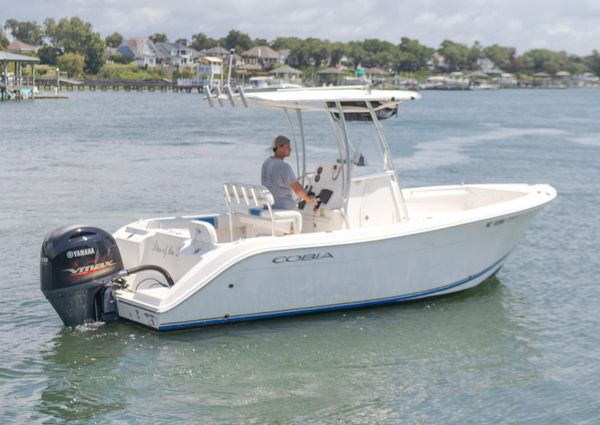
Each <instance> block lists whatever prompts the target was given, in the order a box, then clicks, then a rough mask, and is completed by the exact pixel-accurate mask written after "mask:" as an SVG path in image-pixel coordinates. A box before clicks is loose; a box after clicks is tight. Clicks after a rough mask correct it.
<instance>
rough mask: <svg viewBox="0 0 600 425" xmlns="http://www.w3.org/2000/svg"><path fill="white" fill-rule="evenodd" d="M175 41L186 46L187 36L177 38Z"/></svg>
mask: <svg viewBox="0 0 600 425" xmlns="http://www.w3.org/2000/svg"><path fill="white" fill-rule="evenodd" d="M175 43H178V44H183V45H184V46H187V45H188V40H187V38H178V39H177V40H175Z"/></svg>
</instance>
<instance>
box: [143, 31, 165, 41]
mask: <svg viewBox="0 0 600 425" xmlns="http://www.w3.org/2000/svg"><path fill="white" fill-rule="evenodd" d="M148 38H150V40H152V42H153V43H166V42H167V41H168V38H167V34H165V33H161V32H157V33H154V34H152V35H151V36H150V37H148Z"/></svg>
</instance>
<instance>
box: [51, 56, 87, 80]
mask: <svg viewBox="0 0 600 425" xmlns="http://www.w3.org/2000/svg"><path fill="white" fill-rule="evenodd" d="M56 65H57V66H58V68H60V70H61V71H66V72H67V74H68V75H69V77H81V76H82V75H83V68H84V66H85V58H84V57H83V56H82V55H80V54H78V53H65V54H64V55H62V56H60V57H59V58H58V59H57V60H56Z"/></svg>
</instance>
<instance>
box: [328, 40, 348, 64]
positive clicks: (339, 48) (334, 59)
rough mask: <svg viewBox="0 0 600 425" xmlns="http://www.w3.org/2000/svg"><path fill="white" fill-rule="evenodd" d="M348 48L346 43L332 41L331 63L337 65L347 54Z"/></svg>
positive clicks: (330, 50)
mask: <svg viewBox="0 0 600 425" xmlns="http://www.w3.org/2000/svg"><path fill="white" fill-rule="evenodd" d="M347 50H348V49H347V48H346V46H345V45H344V43H340V42H336V43H332V44H331V46H330V49H329V52H330V65H331V66H336V65H337V64H339V63H340V61H341V60H342V58H343V57H344V56H346V53H347Z"/></svg>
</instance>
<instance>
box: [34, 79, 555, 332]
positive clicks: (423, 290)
mask: <svg viewBox="0 0 600 425" xmlns="http://www.w3.org/2000/svg"><path fill="white" fill-rule="evenodd" d="M207 94H208V100H209V101H210V102H211V103H212V104H217V102H218V103H223V102H224V101H231V102H235V103H236V104H238V105H241V104H245V105H247V106H252V107H266V108H277V109H280V110H282V111H283V112H284V117H285V118H286V119H287V121H288V123H289V126H290V135H291V136H292V137H291V139H292V141H293V143H294V144H295V149H294V152H295V153H296V155H297V156H296V158H295V160H292V161H291V163H295V164H294V165H295V166H296V171H297V175H301V176H302V177H301V178H300V180H301V182H302V184H303V185H304V186H305V188H306V190H307V192H310V193H311V194H314V195H316V196H317V199H318V202H317V203H316V205H305V204H303V203H300V204H299V205H298V208H297V209H294V210H275V209H273V208H272V206H273V197H272V195H271V193H270V192H269V191H268V190H267V189H266V188H264V187H262V186H256V185H252V184H248V183H237V182H236V183H225V184H224V187H223V196H224V197H225V201H226V205H227V211H223V212H208V213H203V214H196V215H192V216H178V217H164V218H148V219H143V220H138V221H136V222H133V223H130V224H128V225H126V226H124V227H122V228H121V229H119V230H118V231H117V232H115V233H114V235H112V236H111V235H109V234H108V233H106V232H104V231H102V230H101V229H97V228H94V227H86V226H66V227H62V228H59V229H57V230H55V231H54V232H52V233H51V234H49V235H48V236H47V238H46V240H45V241H44V245H43V247H42V259H41V260H42V262H41V275H42V290H43V292H44V294H45V295H46V297H47V298H48V299H49V301H50V302H51V303H52V304H53V306H54V307H55V309H56V310H57V312H58V314H59V315H60V317H61V318H62V319H63V322H64V323H65V324H66V325H69V326H76V325H79V324H81V323H84V322H86V321H93V320H99V319H100V320H110V319H113V318H116V317H121V318H123V319H127V320H130V321H133V322H137V323H140V324H142V325H145V326H149V327H151V328H154V329H157V330H159V331H164V330H171V329H181V328H187V327H194V326H204V325H213V324H221V323H229V322H236V321H244V320H252V319H261V318H270V317H280V316H289V315H296V314H305V313H312V312H323V311H332V310H339V309H348V308H353V307H365V306H375V305H381V304H388V303H396V302H402V301H409V300H416V299H420V298H425V297H431V296H439V295H445V294H449V293H452V292H456V291H461V290H464V289H467V288H472V287H474V286H476V285H478V284H480V283H481V282H483V281H484V280H485V279H487V278H488V277H490V276H492V275H493V274H494V273H496V272H497V271H498V270H499V269H500V267H501V266H502V265H503V263H504V261H505V260H506V258H507V256H508V255H509V253H510V252H511V251H512V249H513V248H514V247H515V245H516V243H517V241H518V240H519V237H520V236H521V235H522V234H523V232H524V231H525V229H526V227H527V225H528V223H529V222H530V221H531V220H532V219H533V217H534V216H535V215H536V214H537V213H538V212H539V211H540V210H541V209H542V207H543V206H544V205H545V204H547V203H548V202H550V201H551V200H552V199H554V197H555V196H556V191H555V190H554V189H553V188H552V187H551V186H548V185H546V184H535V185H530V184H486V185H479V184H475V185H456V186H437V187H421V188H404V189H403V188H401V187H400V184H399V180H398V177H397V175H396V172H395V170H394V166H393V163H392V158H391V156H390V152H389V150H388V147H387V144H386V141H385V138H384V133H383V130H382V127H381V120H383V119H385V118H388V117H390V116H392V115H395V114H396V113H397V107H398V105H399V104H400V103H403V102H407V101H410V100H414V99H419V98H420V97H421V96H420V95H419V94H418V93H416V92H411V91H399V90H394V91H388V90H371V89H369V88H365V87H351V88H350V87H346V88H317V89H289V90H277V91H269V92H256V93H247V94H244V93H243V92H241V93H239V94H233V93H232V92H231V91H230V90H228V92H227V94H226V95H221V94H219V95H218V96H213V95H212V93H211V92H210V91H207ZM311 112H316V113H319V114H321V115H322V116H323V117H324V118H325V119H327V120H329V122H330V124H331V128H332V132H333V138H332V140H334V149H332V150H331V151H332V152H335V154H334V155H333V157H332V158H330V159H322V158H317V160H316V161H312V162H311V161H310V159H309V158H308V157H309V155H308V154H307V152H308V149H307V148H306V147H307V145H308V146H310V145H311V140H308V138H307V137H306V136H305V135H306V134H307V133H306V132H305V131H304V120H303V116H304V114H306V113H311ZM354 121H361V122H362V124H361V125H362V127H361V128H362V129H363V130H364V128H365V126H366V125H368V126H372V129H373V130H374V131H373V137H370V138H369V137H366V138H363V139H364V140H357V139H355V138H353V137H352V136H351V127H352V126H353V125H356V124H355V123H353V122H354ZM357 146H361V147H362V148H361V151H362V152H364V151H365V150H367V149H368V148H369V147H371V148H372V149H371V150H372V151H373V152H375V154H373V155H371V156H366V155H363V153H361V151H359V150H358V148H357ZM258 166H259V164H257V167H258Z"/></svg>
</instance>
